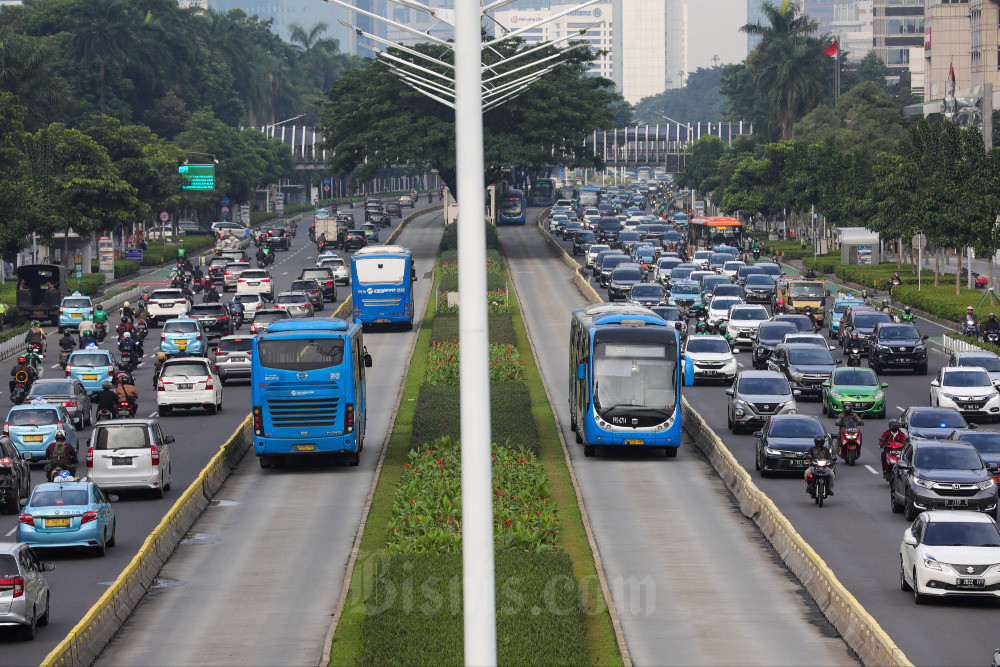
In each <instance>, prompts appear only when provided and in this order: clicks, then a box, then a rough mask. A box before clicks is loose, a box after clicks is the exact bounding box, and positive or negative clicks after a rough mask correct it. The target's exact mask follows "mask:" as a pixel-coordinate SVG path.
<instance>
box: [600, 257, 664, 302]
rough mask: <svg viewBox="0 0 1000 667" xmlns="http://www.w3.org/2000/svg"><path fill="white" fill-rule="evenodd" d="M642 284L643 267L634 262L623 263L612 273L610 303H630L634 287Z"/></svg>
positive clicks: (609, 293) (609, 289)
mask: <svg viewBox="0 0 1000 667" xmlns="http://www.w3.org/2000/svg"><path fill="white" fill-rule="evenodd" d="M641 282H642V267H641V266H639V265H638V264H634V263H632V262H622V263H621V264H619V265H618V266H616V267H615V269H614V271H612V272H611V278H610V279H609V280H608V301H628V300H629V298H630V297H631V294H632V285H636V284H638V283H641ZM657 287H659V285H657ZM661 292H662V288H661Z"/></svg>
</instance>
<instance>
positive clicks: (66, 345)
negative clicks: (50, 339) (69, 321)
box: [59, 329, 76, 352]
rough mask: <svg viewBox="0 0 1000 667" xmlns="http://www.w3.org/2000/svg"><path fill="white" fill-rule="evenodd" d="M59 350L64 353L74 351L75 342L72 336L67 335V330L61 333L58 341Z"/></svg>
mask: <svg viewBox="0 0 1000 667" xmlns="http://www.w3.org/2000/svg"><path fill="white" fill-rule="evenodd" d="M59 349H60V350H61V351H65V352H72V351H73V350H75V349H76V341H75V340H73V336H72V335H71V334H70V333H69V330H68V329H67V330H66V331H63V335H62V338H60V339H59Z"/></svg>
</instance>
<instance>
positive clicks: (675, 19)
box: [666, 0, 688, 90]
mask: <svg viewBox="0 0 1000 667" xmlns="http://www.w3.org/2000/svg"><path fill="white" fill-rule="evenodd" d="M666 45H667V89H668V90H669V89H670V88H683V87H684V82H685V80H686V79H687V73H688V58H687V56H688V6H687V3H686V2H679V0H667V34H666ZM681 72H683V74H681Z"/></svg>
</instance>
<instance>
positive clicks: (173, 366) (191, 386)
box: [156, 357, 222, 417]
mask: <svg viewBox="0 0 1000 667" xmlns="http://www.w3.org/2000/svg"><path fill="white" fill-rule="evenodd" d="M156 406H157V408H158V409H159V412H160V416H161V417H165V416H167V415H169V414H170V413H171V411H172V410H173V409H174V408H205V409H206V410H208V414H210V415H214V414H215V413H216V412H218V411H219V410H221V409H222V380H221V379H220V378H219V372H218V371H217V370H216V368H215V364H213V363H212V362H211V361H209V360H208V359H198V358H192V357H182V358H180V359H176V358H175V359H168V360H167V361H165V362H164V363H163V368H161V369H160V376H159V378H158V379H157V381H156Z"/></svg>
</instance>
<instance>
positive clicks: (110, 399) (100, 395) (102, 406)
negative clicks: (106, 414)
mask: <svg viewBox="0 0 1000 667" xmlns="http://www.w3.org/2000/svg"><path fill="white" fill-rule="evenodd" d="M96 398H97V411H98V412H100V411H101V410H108V411H110V412H111V414H112V415H113V414H115V411H116V410H117V409H118V397H117V396H116V395H115V386H114V385H113V384H111V381H110V380H105V381H104V383H103V384H102V385H101V390H100V391H99V392H97V397H96Z"/></svg>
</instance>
